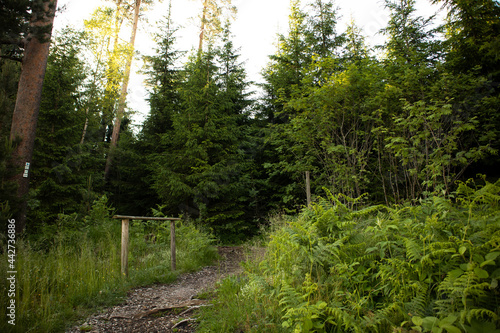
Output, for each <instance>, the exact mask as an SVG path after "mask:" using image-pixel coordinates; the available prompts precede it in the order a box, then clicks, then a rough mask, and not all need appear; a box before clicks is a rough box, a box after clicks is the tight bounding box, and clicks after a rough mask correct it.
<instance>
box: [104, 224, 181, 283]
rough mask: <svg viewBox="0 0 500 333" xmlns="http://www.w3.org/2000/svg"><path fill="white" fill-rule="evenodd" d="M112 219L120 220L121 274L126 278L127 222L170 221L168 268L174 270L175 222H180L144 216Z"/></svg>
mask: <svg viewBox="0 0 500 333" xmlns="http://www.w3.org/2000/svg"><path fill="white" fill-rule="evenodd" d="M113 218H114V219H120V220H122V249H121V273H122V275H125V276H128V240H129V222H130V220H153V221H154V220H156V221H170V254H171V256H170V259H171V260H170V267H171V269H172V271H175V269H176V262H175V221H178V220H180V218H177V217H145V216H126V215H115V216H113Z"/></svg>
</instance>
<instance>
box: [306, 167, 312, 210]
mask: <svg viewBox="0 0 500 333" xmlns="http://www.w3.org/2000/svg"><path fill="white" fill-rule="evenodd" d="M306 196H307V206H309V205H310V204H311V179H310V174H309V171H306Z"/></svg>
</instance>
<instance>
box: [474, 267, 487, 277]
mask: <svg viewBox="0 0 500 333" xmlns="http://www.w3.org/2000/svg"><path fill="white" fill-rule="evenodd" d="M474 273H476V275H477V276H478V277H479V278H480V279H486V278H487V277H488V276H490V275H489V274H488V272H487V271H485V270H484V269H481V268H479V267H476V268H474Z"/></svg>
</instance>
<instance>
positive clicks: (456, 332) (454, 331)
mask: <svg viewBox="0 0 500 333" xmlns="http://www.w3.org/2000/svg"><path fill="white" fill-rule="evenodd" d="M441 328H444V329H445V330H446V331H447V332H448V333H462V331H461V330H460V329H459V328H457V327H455V326H453V325H448V324H444V325H441Z"/></svg>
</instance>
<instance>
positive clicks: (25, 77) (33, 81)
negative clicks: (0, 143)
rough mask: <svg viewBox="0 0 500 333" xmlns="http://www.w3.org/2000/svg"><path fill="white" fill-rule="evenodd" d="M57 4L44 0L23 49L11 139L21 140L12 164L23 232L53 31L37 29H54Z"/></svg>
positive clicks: (18, 215) (17, 223)
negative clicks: (48, 27)
mask: <svg viewBox="0 0 500 333" xmlns="http://www.w3.org/2000/svg"><path fill="white" fill-rule="evenodd" d="M56 7H57V0H45V1H44V3H43V12H42V13H33V14H32V17H33V19H32V21H31V23H30V32H29V34H28V38H27V41H26V44H25V49H24V56H23V61H22V70H21V76H20V78H19V85H18V90H17V99H16V106H15V108H14V114H13V116H12V125H11V130H10V140H11V141H15V140H16V141H17V140H19V144H18V145H17V146H16V148H15V150H14V152H13V155H12V158H13V164H14V165H15V166H16V167H17V168H19V173H17V174H16V175H15V176H14V177H13V180H14V181H15V182H16V183H17V184H18V189H17V196H18V197H19V198H20V199H21V200H22V202H23V204H22V206H21V210H20V211H19V213H18V214H17V216H16V217H15V218H16V231H17V232H21V231H23V230H24V228H25V226H26V213H27V201H26V196H27V194H28V191H29V179H30V178H29V175H30V166H31V161H32V157H33V146H34V144H35V131H36V125H37V122H38V113H39V111H40V102H41V99H42V87H43V80H44V77H45V70H46V68H47V59H48V55H49V47H50V35H51V33H50V32H48V33H46V34H44V35H43V36H39V35H40V34H39V33H38V34H37V33H36V32H37V30H38V29H40V28H41V27H44V26H50V30H49V31H52V24H53V22H54V16H55V12H56Z"/></svg>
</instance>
